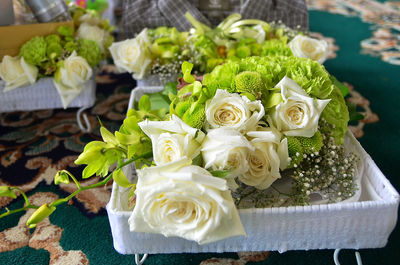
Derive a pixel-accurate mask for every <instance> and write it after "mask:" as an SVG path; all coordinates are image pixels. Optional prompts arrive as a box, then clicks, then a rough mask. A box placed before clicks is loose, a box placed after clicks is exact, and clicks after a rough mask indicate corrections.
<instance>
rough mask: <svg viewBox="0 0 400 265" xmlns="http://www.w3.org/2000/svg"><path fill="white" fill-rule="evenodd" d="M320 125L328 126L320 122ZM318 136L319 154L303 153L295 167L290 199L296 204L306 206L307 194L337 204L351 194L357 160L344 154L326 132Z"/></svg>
mask: <svg viewBox="0 0 400 265" xmlns="http://www.w3.org/2000/svg"><path fill="white" fill-rule="evenodd" d="M320 125H321V126H330V125H329V124H328V123H327V122H326V121H324V120H321V122H320ZM324 131H326V133H324V134H322V137H323V146H322V148H321V150H320V151H319V152H315V153H311V154H304V155H303V158H304V159H303V161H302V162H301V163H300V164H299V165H295V168H294V171H293V178H294V179H295V180H296V185H295V186H294V192H293V194H294V195H295V196H294V197H293V199H294V201H295V202H296V204H307V198H308V196H309V195H310V194H311V193H319V194H320V195H321V196H322V199H327V200H328V201H329V202H340V201H343V200H345V199H347V198H350V197H351V196H353V195H354V194H355V191H356V186H355V183H354V177H355V173H356V162H357V160H358V157H357V156H356V155H355V154H354V153H352V152H346V150H345V148H344V146H343V145H340V146H338V145H336V144H335V140H334V138H333V137H332V135H330V134H329V133H328V132H327V131H329V130H324Z"/></svg>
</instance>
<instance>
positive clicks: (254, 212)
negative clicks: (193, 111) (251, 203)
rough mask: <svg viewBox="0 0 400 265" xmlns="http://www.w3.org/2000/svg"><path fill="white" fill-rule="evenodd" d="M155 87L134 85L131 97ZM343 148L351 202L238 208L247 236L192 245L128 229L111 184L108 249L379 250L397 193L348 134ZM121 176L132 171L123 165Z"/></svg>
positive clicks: (122, 201)
mask: <svg viewBox="0 0 400 265" xmlns="http://www.w3.org/2000/svg"><path fill="white" fill-rule="evenodd" d="M158 90H160V88H157V87H153V88H139V89H138V88H136V89H135V90H133V93H132V94H131V101H130V106H133V105H132V104H133V100H134V99H138V98H139V97H140V96H141V95H142V94H143V93H152V92H156V91H158ZM345 146H346V148H347V149H348V150H349V151H352V152H354V153H356V154H357V155H358V156H359V157H360V162H359V163H358V165H357V167H358V173H359V175H360V177H362V178H361V186H360V190H361V195H360V198H359V200H358V201H356V202H342V203H334V204H320V205H311V206H295V207H294V206H291V207H276V208H263V209H240V210H239V215H240V219H241V221H242V223H243V226H244V228H245V230H246V233H247V237H232V238H228V239H225V240H221V241H218V242H216V243H211V244H206V245H198V244H197V243H196V242H193V241H188V240H185V239H181V238H176V237H171V238H167V237H164V236H162V235H158V234H150V233H136V232H130V231H129V225H128V218H129V216H130V215H131V211H129V210H127V209H128V208H127V196H128V195H127V190H126V189H124V188H121V187H119V186H118V185H116V184H115V183H114V185H113V190H112V194H111V199H110V202H109V203H108V204H107V212H108V217H109V221H110V225H111V231H112V236H113V241H114V248H115V249H116V250H117V251H118V252H119V253H121V254H134V253H149V254H151V253H183V252H192V253H193V252H237V251H266V250H278V251H281V252H283V251H287V250H309V249H337V248H352V249H360V248H379V247H384V246H385V245H386V243H387V240H388V237H389V235H390V233H391V232H392V231H393V229H394V227H395V224H396V221H397V208H398V205H399V194H398V193H397V191H396V190H395V189H394V188H393V186H392V185H391V184H390V182H389V181H388V180H387V179H386V178H385V176H384V175H383V174H382V172H381V171H380V170H379V168H378V167H377V166H376V164H375V162H374V161H373V160H372V159H371V157H370V156H369V155H368V154H367V153H366V152H365V150H364V149H363V148H362V147H361V145H360V143H359V142H358V141H357V140H356V139H355V138H354V136H353V135H352V134H351V133H349V132H348V133H347V134H346V137H345ZM127 171H128V172H126V173H127V174H130V175H133V174H134V173H133V172H132V169H131V168H129V167H128V170H127Z"/></svg>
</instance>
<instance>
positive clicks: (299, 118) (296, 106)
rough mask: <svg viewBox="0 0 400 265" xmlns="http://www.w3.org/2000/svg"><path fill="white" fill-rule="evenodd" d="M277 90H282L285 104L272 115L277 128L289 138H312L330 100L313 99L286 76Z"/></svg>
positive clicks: (277, 86)
mask: <svg viewBox="0 0 400 265" xmlns="http://www.w3.org/2000/svg"><path fill="white" fill-rule="evenodd" d="M276 88H280V89H281V95H282V98H283V102H281V103H280V104H279V105H277V106H276V108H275V110H274V112H273V113H272V121H273V123H274V125H275V127H276V128H277V129H278V130H279V131H280V132H282V133H283V134H285V135H287V136H303V137H312V136H313V135H314V133H315V132H316V131H317V130H318V120H319V117H320V115H321V112H322V111H323V110H324V108H325V106H326V105H327V104H328V103H329V101H330V99H327V100H319V99H313V98H311V97H309V96H308V95H307V93H306V92H305V91H304V90H303V89H302V88H301V87H300V86H299V85H298V84H297V83H296V82H295V81H293V80H292V79H290V78H288V77H287V76H285V77H284V78H283V79H282V80H281V81H280V82H279V83H278V84H277V85H276Z"/></svg>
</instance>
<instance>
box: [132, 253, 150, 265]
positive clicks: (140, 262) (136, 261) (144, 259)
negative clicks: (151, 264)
mask: <svg viewBox="0 0 400 265" xmlns="http://www.w3.org/2000/svg"><path fill="white" fill-rule="evenodd" d="M148 255H149V254H144V255H143V257H142V259H141V260H139V258H140V256H139V254H135V263H136V265H142V264H144V262H145V261H146V259H147V256H148Z"/></svg>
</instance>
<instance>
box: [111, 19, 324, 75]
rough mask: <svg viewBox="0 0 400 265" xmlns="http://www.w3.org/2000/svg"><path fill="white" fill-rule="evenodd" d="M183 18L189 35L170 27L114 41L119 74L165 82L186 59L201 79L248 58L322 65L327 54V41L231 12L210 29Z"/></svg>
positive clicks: (178, 70) (194, 20)
mask: <svg viewBox="0 0 400 265" xmlns="http://www.w3.org/2000/svg"><path fill="white" fill-rule="evenodd" d="M186 17H187V19H188V20H189V21H190V22H191V23H192V25H193V28H192V29H191V30H190V31H189V32H178V30H177V29H176V28H168V27H158V28H156V29H143V30H142V31H141V32H140V33H139V34H138V35H137V36H136V37H135V38H133V39H128V40H124V41H121V42H115V43H114V44H113V45H112V46H111V47H110V52H111V55H112V57H113V59H114V63H115V65H116V66H117V67H118V69H119V71H120V72H129V73H132V74H133V77H134V78H135V79H137V80H141V79H143V78H146V77H148V76H151V75H160V76H161V77H162V78H163V79H165V80H168V79H170V77H176V76H177V75H178V74H179V73H180V66H181V64H182V63H183V62H184V61H188V62H190V63H193V64H194V69H193V72H194V74H196V75H200V74H204V73H209V72H211V71H212V70H213V69H214V67H215V66H217V65H219V64H222V63H224V62H226V61H228V60H240V59H242V58H246V57H250V56H271V55H283V56H296V57H302V58H310V59H313V60H316V61H318V62H320V63H323V62H324V61H325V59H326V58H327V55H328V44H327V43H326V41H323V40H322V41H321V40H317V39H313V38H310V37H308V36H307V35H306V33H305V32H300V31H298V30H294V29H290V28H288V27H286V26H285V25H282V24H277V23H267V22H264V21H261V20H257V19H244V20H241V16H240V15H239V14H232V15H230V16H229V17H227V18H226V19H225V20H224V21H222V22H221V23H220V24H219V25H218V26H216V27H215V28H210V27H208V26H206V25H204V24H202V23H201V22H199V21H197V20H196V19H194V18H193V17H192V16H191V15H190V13H187V14H186ZM165 80H164V81H165Z"/></svg>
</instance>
